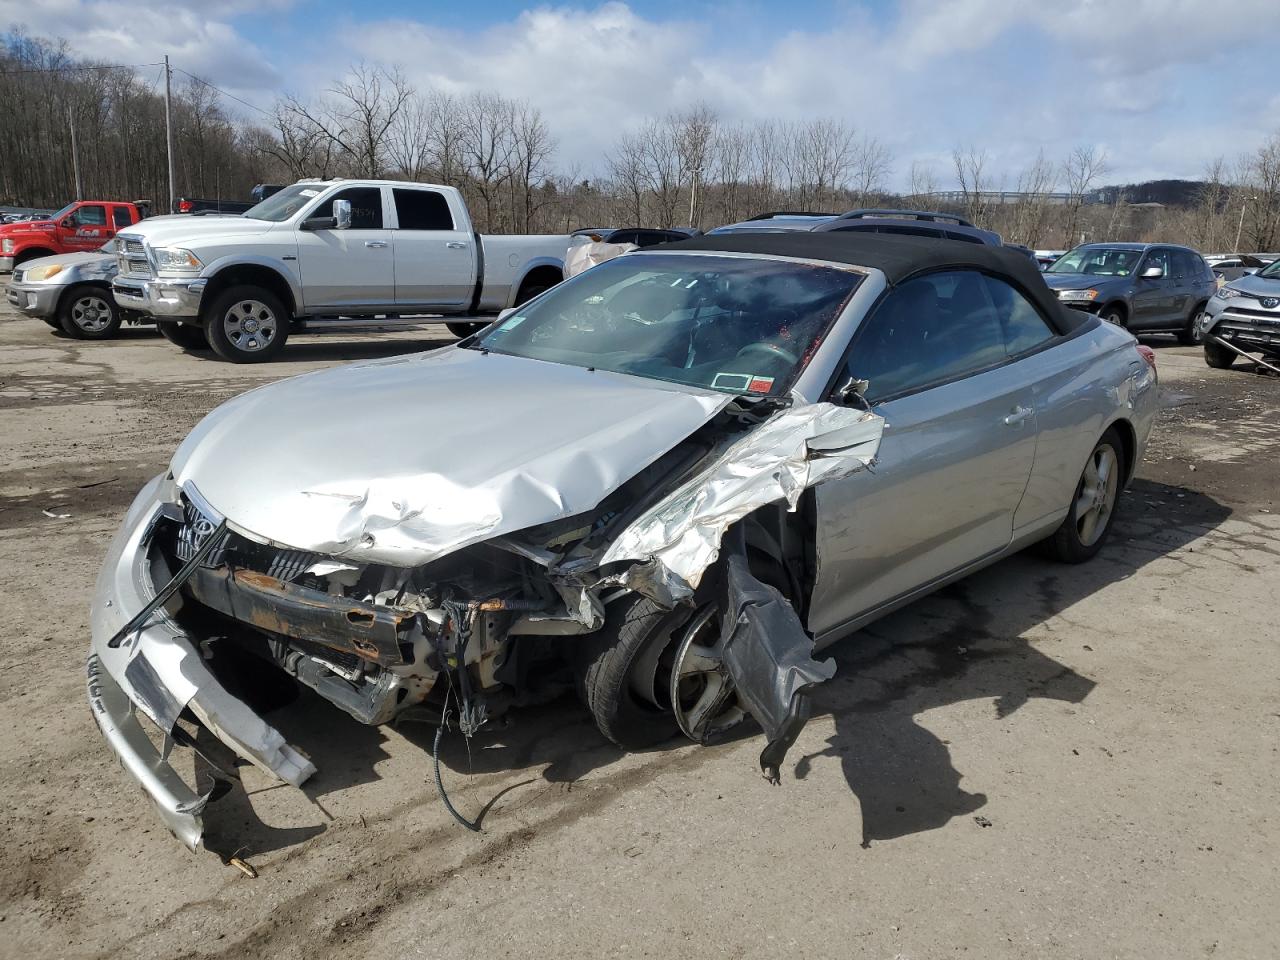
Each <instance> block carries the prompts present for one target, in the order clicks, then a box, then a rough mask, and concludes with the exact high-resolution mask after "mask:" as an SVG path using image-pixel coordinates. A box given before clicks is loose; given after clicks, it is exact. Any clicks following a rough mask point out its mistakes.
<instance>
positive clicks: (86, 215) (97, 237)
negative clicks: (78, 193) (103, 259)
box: [58, 203, 115, 252]
mask: <svg viewBox="0 0 1280 960" xmlns="http://www.w3.org/2000/svg"><path fill="white" fill-rule="evenodd" d="M114 233H115V231H114V230H112V229H111V227H109V226H108V225H107V208H106V207H105V206H103V205H102V204H99V203H86V204H84V205H83V206H79V207H76V209H75V210H73V211H71V213H70V214H68V215H67V216H65V217H63V218H62V223H61V224H60V225H59V228H58V235H59V239H60V240H61V242H62V246H63V248H64V249H66V250H67V251H68V252H71V251H80V250H97V249H98V248H99V247H100V246H102V245H103V244H104V243H106V242H107V241H108V240H109V239H111V237H112V235H113V234H114Z"/></svg>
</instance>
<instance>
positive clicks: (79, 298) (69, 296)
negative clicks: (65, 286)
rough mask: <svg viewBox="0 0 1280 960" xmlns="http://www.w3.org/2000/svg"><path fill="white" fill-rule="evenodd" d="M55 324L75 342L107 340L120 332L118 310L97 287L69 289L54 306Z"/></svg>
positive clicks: (83, 286)
mask: <svg viewBox="0 0 1280 960" xmlns="http://www.w3.org/2000/svg"><path fill="white" fill-rule="evenodd" d="M58 322H59V324H60V325H61V327H62V329H63V330H64V331H65V332H66V334H67V336H69V337H74V338H75V339H77V340H110V339H111V338H112V337H114V336H115V335H116V332H117V331H118V330H119V329H120V311H119V310H117V309H116V302H115V300H113V299H112V298H111V294H110V293H108V292H107V291H105V290H103V289H102V288H101V287H94V286H88V285H82V286H79V287H72V288H71V289H70V290H68V291H67V292H66V294H65V295H64V296H63V298H62V303H61V305H60V306H59V307H58Z"/></svg>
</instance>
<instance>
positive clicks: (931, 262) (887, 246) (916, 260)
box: [650, 231, 1092, 333]
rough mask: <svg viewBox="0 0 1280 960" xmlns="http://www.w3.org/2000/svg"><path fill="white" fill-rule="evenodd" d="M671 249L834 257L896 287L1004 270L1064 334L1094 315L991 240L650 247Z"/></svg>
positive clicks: (703, 241) (715, 239)
mask: <svg viewBox="0 0 1280 960" xmlns="http://www.w3.org/2000/svg"><path fill="white" fill-rule="evenodd" d="M667 250H670V251H672V252H675V251H677V250H701V251H706V252H708V253H712V252H717V251H719V252H724V253H755V254H760V255H762V256H774V257H796V258H798V259H802V260H829V261H831V262H833V263H847V264H850V265H851V266H857V267H871V268H874V269H876V270H879V271H880V272H881V273H883V274H884V275H885V278H886V279H887V280H888V282H889V285H890V286H891V287H893V286H897V285H898V284H900V283H902V282H903V281H904V280H908V279H910V278H911V277H914V276H916V275H917V274H921V273H933V272H935V271H937V270H946V269H955V270H981V271H983V272H984V273H994V274H1000V275H1002V276H1005V277H1007V278H1008V279H1009V280H1011V281H1013V283H1014V285H1015V286H1017V287H1018V288H1020V289H1021V290H1022V291H1023V292H1024V293H1025V294H1026V295H1027V297H1028V298H1030V299H1031V300H1032V301H1034V302H1035V304H1036V306H1038V307H1039V308H1040V311H1041V312H1042V313H1043V314H1044V315H1045V316H1046V317H1049V318H1051V319H1052V320H1053V321H1054V322H1055V323H1056V324H1057V325H1058V331H1059V332H1060V333H1070V332H1071V331H1073V330H1075V329H1076V328H1078V327H1080V326H1082V325H1084V324H1086V323H1089V322H1090V320H1091V319H1092V317H1091V316H1090V315H1089V314H1086V313H1082V312H1081V311H1078V310H1068V309H1065V308H1064V307H1063V306H1062V305H1061V304H1060V303H1059V302H1058V298H1057V297H1056V296H1055V295H1054V293H1053V291H1051V290H1050V289H1049V288H1048V286H1046V285H1045V282H1044V278H1043V277H1042V276H1040V271H1039V270H1038V269H1037V268H1036V265H1035V264H1034V263H1032V262H1031V260H1030V259H1029V258H1028V257H1027V256H1026V255H1025V254H1021V253H1018V252H1017V251H1015V250H1006V249H1005V248H1004V247H996V246H992V245H990V244H979V243H963V242H961V241H959V240H941V239H935V238H933V237H906V236H896V235H892V234H881V233H859V232H839V231H835V232H831V233H825V232H823V233H808V232H786V233H782V232H779V233H722V234H707V235H704V236H701V237H694V238H693V239H691V240H682V241H680V242H678V243H667V244H663V245H662V246H660V247H651V248H650V252H658V251H667Z"/></svg>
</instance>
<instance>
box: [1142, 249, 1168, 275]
mask: <svg viewBox="0 0 1280 960" xmlns="http://www.w3.org/2000/svg"><path fill="white" fill-rule="evenodd" d="M1151 267H1161V268H1163V269H1164V275H1165V278H1166V279H1168V278H1169V277H1172V276H1173V264H1172V263H1170V262H1169V251H1168V250H1152V251H1151V252H1150V253H1148V254H1147V259H1145V260H1144V261H1142V271H1141V272H1143V273H1145V272H1146V271H1147V270H1149V269H1150V268H1151Z"/></svg>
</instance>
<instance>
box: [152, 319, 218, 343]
mask: <svg viewBox="0 0 1280 960" xmlns="http://www.w3.org/2000/svg"><path fill="white" fill-rule="evenodd" d="M156 326H157V327H159V328H160V336H162V337H164V338H165V339H166V340H168V341H169V342H170V343H172V344H173V345H174V346H176V347H181V348H182V349H183V350H208V349H209V338H208V337H206V336H205V335H204V330H202V329H201V328H200V327H197V326H196V325H195V324H193V323H178V321H177V320H157V321H156Z"/></svg>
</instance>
